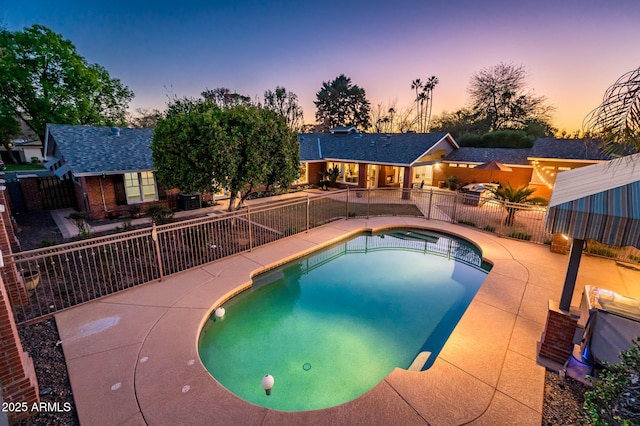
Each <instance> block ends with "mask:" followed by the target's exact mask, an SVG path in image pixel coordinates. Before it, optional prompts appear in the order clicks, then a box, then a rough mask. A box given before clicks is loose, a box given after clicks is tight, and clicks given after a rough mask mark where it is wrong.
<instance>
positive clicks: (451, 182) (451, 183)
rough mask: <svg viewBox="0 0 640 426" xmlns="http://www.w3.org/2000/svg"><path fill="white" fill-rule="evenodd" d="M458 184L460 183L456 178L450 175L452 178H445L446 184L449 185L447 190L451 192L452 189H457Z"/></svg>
mask: <svg viewBox="0 0 640 426" xmlns="http://www.w3.org/2000/svg"><path fill="white" fill-rule="evenodd" d="M458 182H460V181H459V180H458V177H457V176H453V175H452V176H449V177H448V178H447V183H448V184H449V189H451V190H454V189H457V188H458Z"/></svg>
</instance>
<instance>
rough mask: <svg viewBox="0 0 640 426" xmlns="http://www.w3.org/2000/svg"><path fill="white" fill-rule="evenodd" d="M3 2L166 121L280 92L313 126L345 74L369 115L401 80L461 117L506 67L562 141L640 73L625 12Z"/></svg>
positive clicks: (505, 6)
mask: <svg viewBox="0 0 640 426" xmlns="http://www.w3.org/2000/svg"><path fill="white" fill-rule="evenodd" d="M4 3H5V4H4V5H3V6H2V7H1V8H0V25H4V26H6V27H7V28H9V29H10V30H17V29H21V28H24V27H26V26H30V25H32V24H35V23H37V24H42V25H45V26H47V27H49V28H51V29H52V30H54V31H55V32H57V33H60V34H62V35H63V36H64V37H65V38H67V39H69V40H71V41H72V42H73V43H74V44H75V45H76V47H77V49H78V51H79V53H80V54H81V55H83V56H84V57H85V58H86V59H87V60H88V61H89V62H95V63H98V64H100V65H102V66H104V67H105V68H106V69H107V70H108V71H109V73H110V74H111V75H112V77H116V78H119V79H121V80H122V82H123V83H124V84H125V85H127V86H128V87H129V88H130V89H131V90H133V91H134V93H135V95H136V96H135V98H134V100H133V102H132V104H131V108H132V109H135V108H138V107H142V108H158V109H164V106H165V104H166V100H167V93H168V92H170V93H173V94H175V95H177V96H197V95H198V94H199V93H200V92H201V91H202V90H203V89H205V88H215V87H227V88H229V89H232V90H234V91H237V92H239V93H243V94H247V95H249V96H251V97H256V96H262V94H263V93H264V91H265V90H267V89H274V88H275V87H276V86H277V85H280V86H284V87H286V88H287V89H288V90H291V91H293V92H295V93H296V94H297V95H298V97H299V99H300V102H301V105H302V106H303V108H304V112H305V118H306V121H307V122H313V121H314V114H315V107H314V105H313V100H314V99H315V94H316V92H317V91H318V90H319V89H320V87H321V85H322V82H323V81H330V80H332V79H334V78H335V77H336V76H338V75H339V74H341V73H344V74H346V75H347V76H349V77H351V79H352V81H353V83H355V84H358V85H359V86H360V87H362V88H364V89H365V90H366V93H367V97H368V99H369V100H370V101H371V103H372V104H377V103H383V104H385V105H387V104H389V103H390V102H394V101H395V102H396V106H397V107H399V108H402V107H407V106H409V105H410V103H411V102H412V99H413V96H414V94H413V91H412V90H411V88H410V85H411V81H412V80H413V79H415V78H422V79H423V80H424V79H426V78H428V77H429V76H431V75H436V76H438V78H439V80H440V84H439V85H438V86H436V89H435V91H434V106H433V113H434V115H437V114H439V113H440V112H441V111H442V110H447V111H453V110H456V109H458V108H460V107H462V106H464V105H465V103H466V102H467V101H468V95H467V87H468V85H469V81H470V79H471V76H472V75H473V74H474V73H475V72H478V71H479V70H481V69H482V68H485V67H491V66H493V65H496V64H498V63H499V62H506V63H513V64H516V65H523V66H524V67H525V68H526V69H527V71H528V73H529V78H528V82H529V84H530V87H531V88H532V89H534V90H535V93H536V94H538V95H543V96H545V97H546V98H547V99H548V101H549V103H551V104H552V105H554V106H555V108H556V112H555V114H554V123H555V124H556V126H557V127H559V128H561V129H562V128H565V129H567V130H569V131H573V130H576V129H578V128H579V127H580V125H581V123H582V119H583V118H584V116H585V115H586V114H587V113H588V112H589V111H590V110H592V109H593V108H595V107H596V106H597V105H598V104H599V102H600V101H601V99H602V96H603V94H604V92H605V90H606V89H607V87H609V86H610V85H611V84H612V83H613V82H614V81H615V80H616V79H617V78H618V77H619V76H620V75H622V74H624V73H625V72H627V71H630V70H632V69H635V68H638V67H639V66H640V55H638V50H639V49H638V40H640V25H638V22H640V3H639V2H638V1H637V0H611V1H608V2H602V1H593V0H583V1H579V0H566V1H564V0H554V1H551V0H538V1H499V0H493V1H477V0H475V1H471V0H470V1H466V0H450V1H446V2H433V1H415V2H410V1H403V0H400V1H395V2H389V1H378V0H371V1H354V0H344V1H327V2H300V1H273V2H258V1H248V0H242V1H233V2H221V1H190V0H184V1H181V2H169V1H164V0H159V1H153V2H151V1H146V0H145V1H135V0H130V1H126V2H125V1H121V0H115V1H69V0H61V1H55V0H49V1H40V0H29V1H27V0H22V1H14V2H9V3H10V4H6V3H7V2H4Z"/></svg>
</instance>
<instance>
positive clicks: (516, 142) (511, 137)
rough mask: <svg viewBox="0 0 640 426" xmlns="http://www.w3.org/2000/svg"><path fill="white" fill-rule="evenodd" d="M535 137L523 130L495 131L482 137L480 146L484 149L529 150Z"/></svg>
mask: <svg viewBox="0 0 640 426" xmlns="http://www.w3.org/2000/svg"><path fill="white" fill-rule="evenodd" d="M534 140H535V137H533V136H530V135H527V134H526V133H525V132H524V131H523V130H496V131H494V132H489V133H485V134H484V135H482V146H483V147H486V148H531V147H532V146H533V141H534Z"/></svg>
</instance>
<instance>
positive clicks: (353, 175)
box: [327, 161, 360, 184]
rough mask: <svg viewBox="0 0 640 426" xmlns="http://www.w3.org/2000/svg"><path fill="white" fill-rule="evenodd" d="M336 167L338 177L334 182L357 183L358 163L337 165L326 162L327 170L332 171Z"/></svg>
mask: <svg viewBox="0 0 640 426" xmlns="http://www.w3.org/2000/svg"><path fill="white" fill-rule="evenodd" d="M335 166H337V167H338V170H340V174H339V175H338V179H337V180H336V182H342V183H353V184H357V183H358V174H359V170H360V169H359V167H358V163H337V162H332V161H329V162H327V170H331V169H333V167H335Z"/></svg>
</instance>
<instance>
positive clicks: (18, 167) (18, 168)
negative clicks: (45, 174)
mask: <svg viewBox="0 0 640 426" xmlns="http://www.w3.org/2000/svg"><path fill="white" fill-rule="evenodd" d="M5 165H6V169H5V172H23V171H26V170H45V168H44V166H43V165H42V164H8V163H5Z"/></svg>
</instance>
